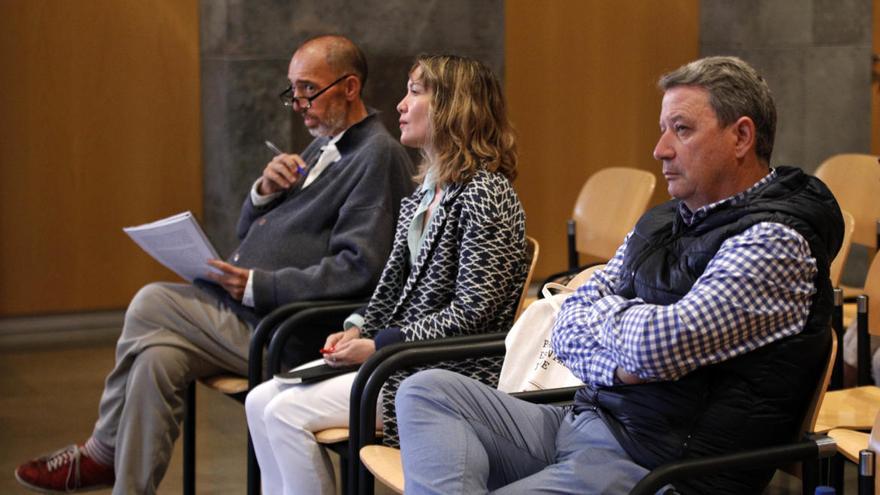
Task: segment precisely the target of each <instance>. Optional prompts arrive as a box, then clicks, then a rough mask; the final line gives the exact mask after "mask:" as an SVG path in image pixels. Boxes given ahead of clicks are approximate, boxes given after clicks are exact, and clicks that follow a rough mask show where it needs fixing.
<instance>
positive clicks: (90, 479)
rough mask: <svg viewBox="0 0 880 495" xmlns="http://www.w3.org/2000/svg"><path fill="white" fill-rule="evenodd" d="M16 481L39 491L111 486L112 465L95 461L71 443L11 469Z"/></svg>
mask: <svg viewBox="0 0 880 495" xmlns="http://www.w3.org/2000/svg"><path fill="white" fill-rule="evenodd" d="M15 479H16V480H18V482H19V483H21V484H22V485H24V486H26V487H27V488H30V489H31V490H35V491H38V492H43V493H72V492H88V491H92V490H100V489H101V488H109V487H112V486H113V481H114V480H115V479H116V475H115V474H114V472H113V466H105V465H104V464H98V463H97V462H95V461H94V459H92V458H91V457H89V456H87V455H86V454H85V452H83V450H82V447H81V446H79V445H71V446H69V447H65V448H63V449H61V450H58V451H56V452H53V453H51V454H49V455H47V456H43V457H40V458H38V459H33V460H30V461H28V462H26V463H24V464H22V465H21V466H18V468H17V469H16V470H15Z"/></svg>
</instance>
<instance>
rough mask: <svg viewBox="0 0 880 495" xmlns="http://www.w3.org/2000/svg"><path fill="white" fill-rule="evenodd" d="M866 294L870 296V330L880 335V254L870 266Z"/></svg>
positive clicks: (873, 333)
mask: <svg viewBox="0 0 880 495" xmlns="http://www.w3.org/2000/svg"><path fill="white" fill-rule="evenodd" d="M865 295H866V296H868V332H869V333H870V334H871V335H880V256H874V261H872V262H871V266H870V267H868V277H867V278H866V279H865Z"/></svg>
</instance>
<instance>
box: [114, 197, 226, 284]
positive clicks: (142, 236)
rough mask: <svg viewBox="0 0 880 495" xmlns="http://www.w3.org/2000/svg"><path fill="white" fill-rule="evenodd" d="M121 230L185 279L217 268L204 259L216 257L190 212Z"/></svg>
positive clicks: (204, 274)
mask: <svg viewBox="0 0 880 495" xmlns="http://www.w3.org/2000/svg"><path fill="white" fill-rule="evenodd" d="M122 230H123V231H124V232H125V233H126V234H128V236H129V237H131V239H132V240H133V241H134V242H135V243H137V245H138V246H140V247H141V248H142V249H143V250H144V251H146V252H147V254H149V255H150V256H152V257H153V258H155V259H156V261H158V262H159V263H162V264H163V265H165V267H167V268H169V269H170V270H171V271H173V272H174V273H176V274H178V275H180V276H181V277H182V278H184V279H185V280H187V281H188V282H192V281H193V279H196V278H206V274H207V273H208V271H214V272H216V271H217V270H215V269H214V268H211V267H210V266H208V263H207V261H208V260H209V259H211V258H215V259H220V257H219V256H217V250H216V249H214V246H213V245H211V241H209V240H208V236H206V235H205V232H204V231H203V230H202V227H201V226H199V222H198V220H196V218H195V217H194V216H193V214H192V212H189V211H186V212H183V213H178V214H177V215H173V216H170V217H168V218H163V219H161V220H156V221H155V222H152V223H147V224H144V225H138V226H136V227H125V228H124V229H122Z"/></svg>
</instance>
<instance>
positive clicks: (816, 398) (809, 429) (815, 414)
mask: <svg viewBox="0 0 880 495" xmlns="http://www.w3.org/2000/svg"><path fill="white" fill-rule="evenodd" d="M836 359H837V332H835V331H834V329H833V328H832V329H831V348H830V349H829V350H828V359H827V360H826V361H825V368H824V369H823V370H822V376H821V378H820V379H819V381H818V383H817V384H816V390H815V391H814V392H813V398H812V399H811V400H810V406H809V408H808V409H807V414H806V415H804V423H803V425H802V426H801V431H802V432H804V433H813V432H814V431H816V420H817V419H818V418H819V409H821V408H822V401H823V400H824V399H825V392H827V391H828V384H829V383H831V373H832V372H833V371H834V361H835V360H836Z"/></svg>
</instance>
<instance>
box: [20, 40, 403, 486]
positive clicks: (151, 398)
mask: <svg viewBox="0 0 880 495" xmlns="http://www.w3.org/2000/svg"><path fill="white" fill-rule="evenodd" d="M366 77H367V66H366V60H365V57H364V55H363V53H362V52H361V51H360V49H358V47H357V46H356V45H355V44H354V43H352V41H351V40H349V39H347V38H344V37H342V36H319V37H316V38H312V39H310V40H308V41H306V42H305V43H303V45H301V46H300V47H299V49H297V51H296V53H294V55H293V58H292V60H291V61H290V67H289V71H288V78H289V79H290V87H289V88H288V89H287V91H285V92H284V93H282V94H281V99H282V101H283V102H284V105H285V106H287V107H290V108H291V109H292V110H294V111H295V112H297V113H299V114H300V115H301V116H302V118H303V122H304V124H305V126H306V128H307V129H308V130H309V132H310V133H311V134H312V135H313V136H314V137H315V139H314V140H313V141H312V143H311V144H309V146H308V147H306V149H305V150H303V152H302V153H301V154H286V153H280V154H278V155H277V156H275V157H274V158H273V159H272V161H270V162H269V163H268V164H267V165H266V167H265V169H264V170H263V173H262V176H261V177H260V178H259V179H257V181H256V182H255V183H254V185H253V187H252V189H251V191H250V194H249V195H248V197H247V198H246V199H245V201H244V205H243V206H242V210H241V216H240V218H239V223H238V229H237V233H238V236H239V239H240V244H239V246H238V247H237V249H236V250H235V251H234V252H233V253H232V255H231V256H230V257H229V258H228V260H227V261H221V260H211V261H210V262H209V263H210V264H211V265H212V266H213V267H214V268H216V269H217V270H218V272H217V273H216V274H211V275H209V280H197V281H196V283H195V284H192V285H190V284H171V283H153V284H149V285H147V286H145V287H144V288H142V289H141V290H140V291H139V292H138V294H137V295H135V297H134V299H133V300H132V302H131V304H130V305H129V307H128V310H127V311H126V315H125V322H124V325H123V328H122V335H121V336H120V338H119V340H118V342H117V345H116V364H115V366H114V368H113V370H112V371H111V372H110V374H109V376H108V377H107V381H106V384H105V387H104V393H103V395H102V397H101V402H100V406H99V415H98V420H97V422H96V424H95V429H94V430H93V432H92V435H91V437H89V438H88V439H87V440H86V442H84V443H83V444H78V445H77V444H74V445H71V446H69V447H65V448H62V449H60V450H58V451H56V452H54V453H51V454H49V455H46V456H43V457H40V458H37V459H33V460H31V461H28V462H26V463H24V464H22V465H21V466H19V467H18V469H16V471H15V476H16V479H18V481H19V482H20V483H21V484H22V485H24V486H26V487H28V488H31V489H34V490H38V491H44V492H45V491H49V492H52V491H58V492H78V491H89V490H94V489H96V488H100V487H110V486H112V487H113V493H114V494H123V493H137V494H152V493H155V492H156V489H157V487H158V485H159V482H160V481H161V479H162V477H163V475H164V474H165V470H166V468H167V466H168V462H169V459H170V457H171V452H172V449H173V446H174V441H175V439H176V438H177V436H178V434H179V432H180V422H181V420H182V418H183V413H184V411H183V395H184V392H185V390H186V388H187V386H188V385H189V384H190V383H191V382H192V381H193V380H195V379H197V378H200V377H204V376H209V375H213V374H217V373H219V372H222V371H232V372H235V373H239V374H246V373H247V359H248V346H249V342H250V337H251V333H252V331H253V328H254V327H255V326H256V324H257V323H258V322H259V319H260V318H261V317H262V316H264V315H266V314H267V313H269V312H270V311H272V310H273V309H275V308H277V307H279V306H281V305H283V304H286V303H290V302H296V301H308V300H318V299H346V298H357V297H368V296H369V295H370V294H371V293H372V291H373V288H374V287H375V284H376V282H377V280H378V277H379V274H380V273H381V270H382V267H383V266H384V264H385V260H386V258H387V257H388V254H389V252H390V249H391V241H392V237H393V235H394V227H395V224H396V221H397V211H398V207H399V203H400V200H401V198H403V197H404V196H406V195H408V194H409V193H410V192H411V190H412V187H413V186H412V184H413V182H412V180H411V176H412V174H413V167H412V163H411V162H410V160H409V158H408V156H407V155H406V152H405V151H404V150H403V148H402V147H401V145H400V144H399V143H398V141H397V140H396V139H395V138H394V137H392V136H391V135H390V134H389V133H388V131H387V130H386V129H385V128H384V127H383V126H382V124H381V123H380V122H379V120H378V118H377V116H376V112H375V111H373V110H370V109H368V108H367V107H366V105H365V104H364V102H363V100H362V98H361V89H362V86H363V84H364V82H365V81H366ZM325 339H326V334H325V333H322V332H315V335H310V336H306V337H305V338H303V339H302V345H301V346H300V348H297V349H293V350H292V351H293V352H292V353H291V354H290V362H289V363H288V364H291V365H295V364H298V363H300V362H304V361H306V360H308V359H314V358H316V357H318V355H319V354H318V349H320V347H321V345H322V344H323V343H324V341H325Z"/></svg>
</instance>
